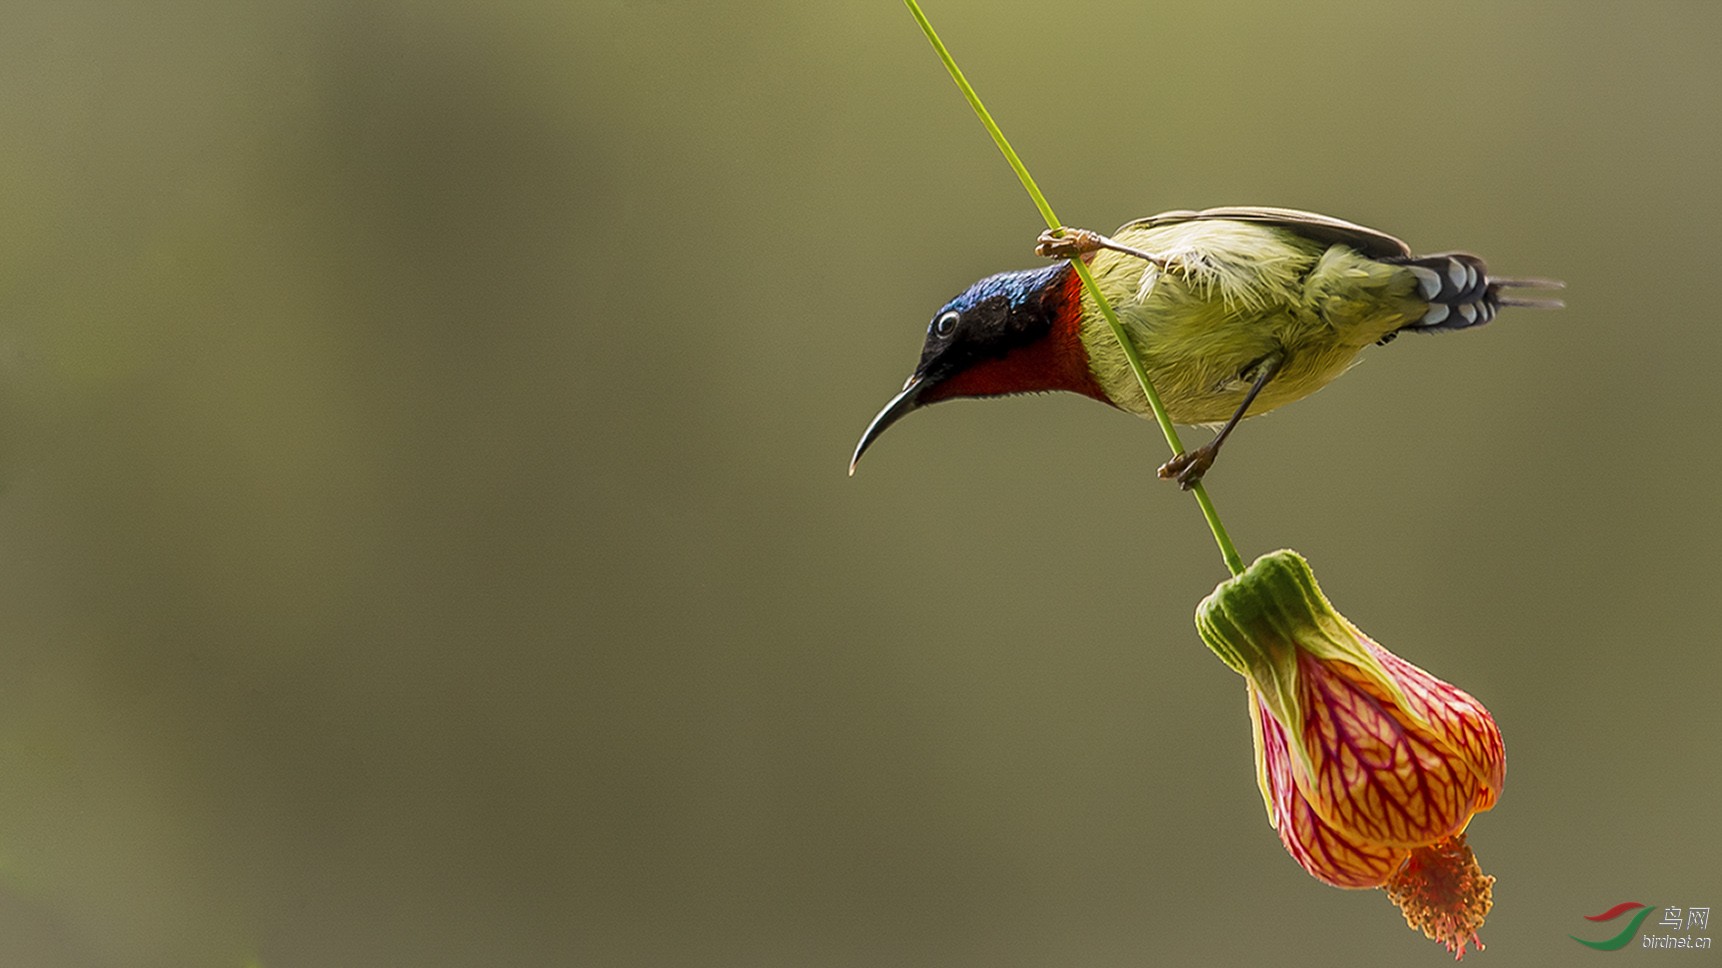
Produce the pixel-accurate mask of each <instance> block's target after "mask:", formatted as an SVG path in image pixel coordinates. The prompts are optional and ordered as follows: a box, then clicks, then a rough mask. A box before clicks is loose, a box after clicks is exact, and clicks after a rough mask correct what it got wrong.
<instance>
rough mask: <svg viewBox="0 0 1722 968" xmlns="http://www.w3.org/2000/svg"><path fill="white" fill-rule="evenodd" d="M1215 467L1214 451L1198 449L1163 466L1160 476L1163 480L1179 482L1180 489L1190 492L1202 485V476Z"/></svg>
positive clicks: (1185, 453) (1182, 454)
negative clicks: (1191, 489)
mask: <svg viewBox="0 0 1722 968" xmlns="http://www.w3.org/2000/svg"><path fill="white" fill-rule="evenodd" d="M1213 466H1214V451H1213V450H1211V449H1209V448H1207V447H1198V448H1196V449H1195V450H1192V451H1186V452H1184V453H1181V454H1179V455H1178V456H1176V457H1174V458H1172V459H1171V460H1169V461H1167V462H1166V463H1164V464H1161V465H1160V471H1159V474H1160V479H1161V480H1163V481H1177V482H1178V487H1179V488H1181V489H1183V490H1186V491H1188V490H1189V489H1190V488H1192V487H1195V486H1196V485H1197V484H1199V483H1201V481H1202V476H1203V475H1204V474H1206V473H1208V468H1210V467H1213Z"/></svg>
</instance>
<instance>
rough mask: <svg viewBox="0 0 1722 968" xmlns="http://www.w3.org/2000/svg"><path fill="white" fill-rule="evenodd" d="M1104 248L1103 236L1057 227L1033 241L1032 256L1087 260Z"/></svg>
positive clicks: (1083, 230) (1081, 230) (1086, 230)
mask: <svg viewBox="0 0 1722 968" xmlns="http://www.w3.org/2000/svg"><path fill="white" fill-rule="evenodd" d="M1103 248H1105V236H1102V235H1101V234H1100V233H1099V232H1094V231H1090V230H1088V229H1073V228H1067V227H1065V226H1062V225H1061V226H1059V227H1058V228H1056V229H1047V230H1046V231H1044V232H1042V233H1040V236H1039V237H1038V238H1036V239H1035V240H1034V254H1035V255H1038V256H1044V257H1045V258H1048V259H1076V258H1081V259H1084V260H1086V259H1088V257H1090V256H1092V255H1093V254H1094V253H1096V252H1098V251H1100V250H1101V249H1103Z"/></svg>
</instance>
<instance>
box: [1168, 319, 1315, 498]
mask: <svg viewBox="0 0 1722 968" xmlns="http://www.w3.org/2000/svg"><path fill="white" fill-rule="evenodd" d="M1285 359H1286V358H1285V355H1284V354H1283V353H1274V354H1273V355H1271V356H1267V357H1264V358H1263V359H1262V360H1261V361H1260V362H1258V363H1256V364H1255V365H1254V366H1252V367H1250V368H1249V369H1247V370H1245V371H1244V372H1245V373H1248V372H1250V370H1254V371H1255V374H1256V376H1255V381H1254V382H1253V383H1251V384H1250V392H1248V393H1246V394H1244V402H1243V403H1241V404H1239V405H1238V409H1237V412H1235V413H1233V414H1232V417H1231V419H1230V420H1227V421H1226V424H1225V426H1223V427H1221V428H1220V432H1219V433H1217V434H1215V435H1214V439H1213V440H1210V441H1208V442H1207V443H1205V444H1203V445H1202V446H1200V447H1198V448H1196V449H1195V450H1192V451H1189V452H1187V453H1181V454H1179V455H1178V456H1176V457H1174V458H1172V459H1171V460H1169V461H1167V462H1166V463H1165V464H1162V465H1161V467H1160V471H1159V474H1160V479H1161V480H1163V481H1170V480H1174V479H1175V480H1177V482H1178V486H1179V487H1180V488H1182V489H1183V490H1186V491H1188V490H1189V489H1190V488H1192V487H1195V486H1196V484H1197V483H1198V482H1200V481H1201V480H1202V475H1204V474H1206V473H1208V468H1210V467H1213V466H1214V458H1215V457H1217V456H1219V453H1220V445H1221V444H1224V443H1225V442H1226V437H1227V436H1228V435H1230V434H1231V432H1232V428H1233V427H1236V426H1237V425H1238V421H1240V420H1243V419H1244V414H1245V412H1247V411H1248V410H1249V409H1250V404H1252V403H1255V402H1256V395H1257V394H1259V393H1261V392H1262V387H1265V386H1267V385H1268V381H1269V380H1271V379H1273V378H1274V374H1275V373H1278V372H1279V371H1280V366H1281V365H1283V364H1284V363H1285Z"/></svg>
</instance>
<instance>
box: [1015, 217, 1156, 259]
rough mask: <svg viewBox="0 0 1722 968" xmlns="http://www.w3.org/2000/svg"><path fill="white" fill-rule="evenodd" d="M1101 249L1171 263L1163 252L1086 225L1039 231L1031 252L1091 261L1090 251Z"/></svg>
mask: <svg viewBox="0 0 1722 968" xmlns="http://www.w3.org/2000/svg"><path fill="white" fill-rule="evenodd" d="M1101 249H1111V250H1113V251H1114V252H1122V253H1124V254H1125V255H1133V256H1135V257H1136V258H1138V259H1142V260H1144V261H1146V262H1149V263H1151V264H1153V265H1156V266H1159V267H1160V268H1161V269H1169V268H1171V267H1172V262H1171V260H1169V259H1167V258H1166V257H1165V256H1163V255H1160V254H1158V253H1154V252H1145V251H1143V250H1141V249H1136V248H1132V247H1130V246H1128V245H1125V244H1123V243H1121V242H1117V241H1115V240H1113V239H1109V238H1107V237H1106V236H1104V235H1101V234H1100V233H1099V232H1095V231H1093V230H1090V229H1073V228H1070V227H1069V226H1065V225H1060V226H1059V227H1058V228H1056V229H1047V230H1046V231H1045V232H1042V233H1040V237H1039V238H1036V239H1035V240H1034V253H1035V255H1040V256H1045V257H1046V258H1048V259H1078V258H1080V259H1081V260H1082V261H1084V262H1093V261H1094V254H1095V253H1096V252H1099V251H1100V250H1101Z"/></svg>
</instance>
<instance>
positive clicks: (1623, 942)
mask: <svg viewBox="0 0 1722 968" xmlns="http://www.w3.org/2000/svg"><path fill="white" fill-rule="evenodd" d="M1654 910H1656V908H1654V907H1650V906H1647V905H1643V904H1640V903H1638V902H1637V901H1622V902H1621V903H1619V904H1616V905H1615V906H1614V907H1611V908H1609V909H1608V910H1606V911H1604V912H1602V913H1601V914H1587V915H1585V916H1584V919H1585V920H1586V921H1613V920H1614V919H1615V918H1618V917H1620V916H1621V915H1623V914H1625V913H1627V912H1628V911H1637V912H1638V913H1637V914H1634V915H1633V916H1632V920H1631V921H1628V922H1626V927H1624V928H1622V929H1621V931H1620V933H1619V934H1617V935H1615V936H1614V937H1612V938H1609V939H1607V940H1606V941H1586V940H1585V939H1583V938H1581V937H1579V936H1578V935H1576V934H1569V935H1567V937H1569V938H1571V939H1573V940H1574V941H1577V942H1578V943H1579V944H1582V945H1584V946H1585V947H1587V948H1595V949H1596V950H1598V951H1619V950H1620V949H1622V948H1624V947H1626V946H1627V945H1629V944H1631V943H1632V939H1633V938H1635V937H1637V936H1638V926H1639V925H1641V924H1643V923H1644V919H1645V918H1647V917H1650V912H1652V911H1654Z"/></svg>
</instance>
